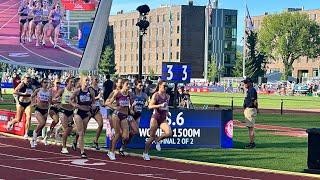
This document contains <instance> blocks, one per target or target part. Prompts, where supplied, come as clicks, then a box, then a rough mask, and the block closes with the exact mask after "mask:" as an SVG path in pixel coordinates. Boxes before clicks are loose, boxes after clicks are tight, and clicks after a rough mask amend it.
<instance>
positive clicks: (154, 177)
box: [0, 153, 176, 180]
mask: <svg viewBox="0 0 320 180" xmlns="http://www.w3.org/2000/svg"><path fill="white" fill-rule="evenodd" d="M0 155H5V156H10V157H15V158H25V159H26V160H32V161H37V162H45V163H49V164H56V165H63V166H69V167H77V168H82V169H89V170H94V171H102V172H110V173H115V174H124V175H131V176H139V177H141V176H143V177H149V178H153V179H166V180H176V179H172V178H164V177H156V176H148V175H141V174H134V173H128V172H122V171H113V170H106V169H97V168H92V167H83V166H78V165H71V164H65V163H58V162H51V161H45V160H41V159H32V158H27V157H23V156H15V155H10V154H4V153H0Z"/></svg>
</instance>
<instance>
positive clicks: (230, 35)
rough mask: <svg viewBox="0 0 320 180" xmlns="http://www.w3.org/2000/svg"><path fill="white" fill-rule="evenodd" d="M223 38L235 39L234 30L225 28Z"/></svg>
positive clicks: (235, 33) (235, 32) (235, 30)
mask: <svg viewBox="0 0 320 180" xmlns="http://www.w3.org/2000/svg"><path fill="white" fill-rule="evenodd" d="M224 34H225V38H237V29H236V28H225V29H224Z"/></svg>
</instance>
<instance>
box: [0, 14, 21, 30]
mask: <svg viewBox="0 0 320 180" xmlns="http://www.w3.org/2000/svg"><path fill="white" fill-rule="evenodd" d="M17 16H18V14H16V15H14V16H13V17H12V18H11V19H10V20H9V21H8V22H6V23H4V25H2V26H1V27H0V31H1V29H2V28H4V27H5V26H6V25H7V24H9V22H10V21H12V20H13V19H14V18H15V17H17Z"/></svg>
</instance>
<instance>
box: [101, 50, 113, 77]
mask: <svg viewBox="0 0 320 180" xmlns="http://www.w3.org/2000/svg"><path fill="white" fill-rule="evenodd" d="M115 67H116V65H115V63H114V54H113V49H112V48H111V47H110V46H106V48H105V49H104V51H103V52H102V54H101V58H100V61H99V65H98V69H99V73H100V74H110V75H113V74H115V72H116V69H115Z"/></svg>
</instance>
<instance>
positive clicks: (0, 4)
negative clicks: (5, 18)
mask: <svg viewBox="0 0 320 180" xmlns="http://www.w3.org/2000/svg"><path fill="white" fill-rule="evenodd" d="M11 1H12V0H9V1H6V2H2V3H0V6H2V5H4V4H7V3H8V2H11Z"/></svg>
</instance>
